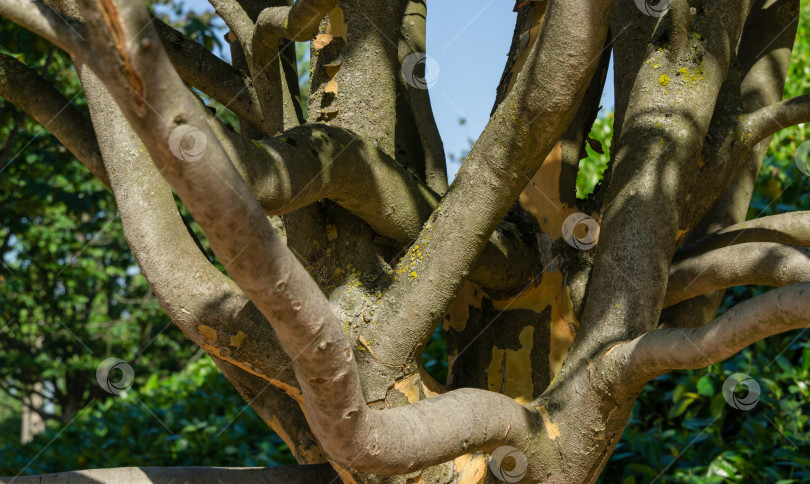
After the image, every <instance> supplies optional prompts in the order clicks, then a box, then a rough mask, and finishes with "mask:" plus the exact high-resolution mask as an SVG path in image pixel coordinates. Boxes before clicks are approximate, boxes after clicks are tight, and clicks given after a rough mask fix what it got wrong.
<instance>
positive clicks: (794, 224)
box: [675, 211, 810, 260]
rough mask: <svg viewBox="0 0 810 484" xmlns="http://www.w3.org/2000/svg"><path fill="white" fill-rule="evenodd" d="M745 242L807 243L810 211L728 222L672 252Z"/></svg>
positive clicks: (682, 255)
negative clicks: (729, 223) (723, 226)
mask: <svg viewBox="0 0 810 484" xmlns="http://www.w3.org/2000/svg"><path fill="white" fill-rule="evenodd" d="M748 242H774V243H779V244H788V245H797V246H800V247H807V246H810V212H808V211H802V212H788V213H782V214H779V215H770V216H768V217H762V218H755V219H751V220H747V221H745V222H741V223H738V224H734V225H731V226H729V227H726V228H723V229H720V230H718V231H716V232H713V233H711V234H709V235H706V236H705V237H702V238H700V239H698V240H696V241H694V242H692V243H691V244H688V245H686V246H685V247H683V248H682V249H680V250H679V251H678V252H676V253H675V259H676V260H683V259H687V258H690V257H694V256H695V255H698V254H702V253H704V252H708V251H711V250H715V249H720V248H723V247H728V246H731V245H735V244H745V243H748Z"/></svg>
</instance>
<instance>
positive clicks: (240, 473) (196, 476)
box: [0, 464, 337, 484]
mask: <svg viewBox="0 0 810 484" xmlns="http://www.w3.org/2000/svg"><path fill="white" fill-rule="evenodd" d="M336 479H337V476H336V474H335V471H334V469H332V467H331V466H329V465H328V464H318V465H311V466H287V467H283V466H279V467H244V468H238V467H118V468H112V469H88V470H84V471H68V472H60V473H57V474H40V475H36V476H9V477H0V484H11V483H17V484H96V483H99V482H127V483H130V484H171V483H176V482H219V483H222V484H231V483H233V484H260V483H266V482H285V483H290V484H305V483H311V482H332V481H334V480H336Z"/></svg>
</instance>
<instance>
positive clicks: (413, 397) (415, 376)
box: [394, 373, 421, 403]
mask: <svg viewBox="0 0 810 484" xmlns="http://www.w3.org/2000/svg"><path fill="white" fill-rule="evenodd" d="M420 383H421V381H420V378H419V373H411V374H410V375H408V376H407V377H405V378H403V379H402V380H399V381H397V382H396V383H394V389H395V390H397V391H398V392H399V393H401V394H403V395H405V398H407V399H408V403H416V402H418V401H419V400H420V399H419V388H420Z"/></svg>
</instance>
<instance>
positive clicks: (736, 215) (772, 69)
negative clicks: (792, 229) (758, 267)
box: [661, 2, 808, 327]
mask: <svg viewBox="0 0 810 484" xmlns="http://www.w3.org/2000/svg"><path fill="white" fill-rule="evenodd" d="M797 25H798V22H796V18H795V17H793V16H791V15H784V9H783V8H781V7H779V6H775V5H774V4H767V5H766V3H765V2H757V4H756V5H755V8H754V10H753V11H752V14H751V15H749V16H748V19H747V21H746V25H745V28H744V29H743V34H742V37H741V39H740V45H739V47H738V51H737V56H738V57H739V60H740V63H741V65H742V72H743V75H742V79H741V83H740V86H739V88H737V89H736V90H738V91H739V94H742V108H743V109H744V110H745V111H746V112H752V111H754V110H756V109H759V108H761V107H763V106H768V105H770V104H774V103H778V102H779V101H780V100H781V99H782V96H783V92H784V86H785V80H786V78H787V71H788V65H789V64H790V56H791V51H792V49H793V44H794V39H795V37H796V28H797ZM762 46H766V47H765V48H763V47H762ZM769 145H770V139H768V138H766V139H763V140H762V141H761V142H760V143H759V144H758V145H757V146H755V147H754V148H753V149H752V150H751V151H750V152H749V153H748V154H747V156H746V157H745V161H744V162H743V164H742V166H740V168H739V170H738V171H737V174H736V176H735V177H734V180H733V181H732V182H731V185H730V186H729V187H728V189H727V190H726V192H725V193H724V194H723V196H722V198H720V200H718V201H717V203H715V205H714V206H713V207H712V208H711V209H710V210H709V212H708V213H707V214H706V215H705V216H704V217H703V220H701V221H700V223H698V224H697V225H696V226H695V229H694V230H693V231H692V232H691V233H690V234H689V236H688V238H687V239H686V242H685V243H686V247H685V248H683V249H681V250H680V251H678V252H676V253H675V260H679V259H682V258H686V257H690V256H692V255H695V254H697V253H700V252H702V251H705V250H711V249H716V248H719V247H723V246H726V245H732V244H733V243H735V242H739V243H743V242H780V243H785V244H790V245H801V246H804V245H808V243H806V242H805V243H801V242H799V241H798V240H792V239H791V238H790V237H787V238H782V237H779V236H776V234H774V236H775V237H773V238H772V237H771V236H770V234H769V235H765V234H762V233H756V234H754V233H755V232H760V231H759V230H754V232H748V231H746V230H733V229H731V228H729V229H724V227H730V226H733V225H735V224H739V223H740V222H744V221H745V219H746V214H747V213H748V207H749V205H750V202H751V195H752V193H753V192H754V187H755V186H756V183H757V179H758V177H759V172H760V167H761V165H762V161H763V159H764V158H765V154H766V152H767V151H768V146H769ZM738 156H742V155H738ZM709 164H710V165H711V164H713V163H712V162H711V161H710V162H709ZM714 189H716V187H714ZM766 221H767V218H764V219H760V221H757V222H754V221H751V222H745V224H746V227H744V228H746V229H747V228H748V224H750V223H756V224H758V223H760V222H761V223H766ZM788 223H789V222H788ZM720 229H723V230H720ZM718 230H720V232H723V231H724V230H729V233H733V234H734V235H732V236H730V237H729V238H726V237H725V236H722V235H719V232H717V231H718ZM713 232H714V234H712V233H713ZM709 234H712V235H709ZM749 236H751V237H749ZM704 237H706V238H707V240H706V241H703V242H708V243H707V245H706V248H702V244H703V242H701V241H699V239H701V238H704ZM715 238H716V239H715ZM713 240H716V241H717V243H715V242H711V241H713ZM693 243H694V244H696V246H695V247H694V249H695V250H692V247H690V246H691V245H692V244H693ZM724 292H725V291H722V290H721V291H715V292H713V293H710V294H704V295H701V296H698V297H697V298H694V299H689V300H686V301H683V302H681V303H679V304H676V305H674V306H671V307H669V308H667V309H665V310H664V311H663V312H662V313H661V320H662V321H666V324H667V325H668V326H669V327H695V326H702V325H704V324H706V323H708V322H709V321H711V320H712V319H714V318H715V316H716V315H717V310H718V308H719V307H720V304H721V302H722V300H723V294H724Z"/></svg>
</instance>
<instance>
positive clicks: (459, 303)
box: [442, 281, 484, 333]
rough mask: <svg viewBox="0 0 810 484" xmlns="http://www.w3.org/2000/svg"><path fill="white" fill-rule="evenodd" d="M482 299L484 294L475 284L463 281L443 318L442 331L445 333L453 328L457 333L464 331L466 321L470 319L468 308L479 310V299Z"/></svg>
mask: <svg viewBox="0 0 810 484" xmlns="http://www.w3.org/2000/svg"><path fill="white" fill-rule="evenodd" d="M483 297H484V293H483V292H482V291H481V289H480V288H479V287H478V285H477V284H475V283H472V282H469V281H465V282H464V285H463V286H461V290H460V291H459V292H458V295H457V296H456V298H455V299H454V300H453V304H451V305H450V309H449V310H448V311H447V314H445V316H444V320H443V321H442V329H444V330H445V331H447V330H448V329H450V328H453V330H455V331H456V332H457V333H460V332H462V331H464V329H465V328H466V327H467V320H469V319H470V306H472V307H474V308H478V309H481V299H482V298H483Z"/></svg>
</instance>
